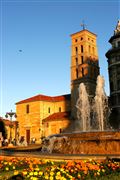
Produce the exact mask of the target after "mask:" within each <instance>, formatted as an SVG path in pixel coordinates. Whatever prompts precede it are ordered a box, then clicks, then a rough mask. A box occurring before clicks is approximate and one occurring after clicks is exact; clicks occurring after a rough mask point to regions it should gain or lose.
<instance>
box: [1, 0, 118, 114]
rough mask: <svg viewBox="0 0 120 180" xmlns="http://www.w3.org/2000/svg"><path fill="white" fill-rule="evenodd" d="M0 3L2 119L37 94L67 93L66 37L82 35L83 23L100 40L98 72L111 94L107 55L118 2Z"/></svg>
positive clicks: (13, 0)
mask: <svg viewBox="0 0 120 180" xmlns="http://www.w3.org/2000/svg"><path fill="white" fill-rule="evenodd" d="M0 2H1V3H0V6H1V14H0V16H1V17H0V20H1V26H0V27H1V28H0V34H1V36H0V116H4V115H5V113H6V112H7V111H10V110H11V109H12V110H13V111H15V103H16V102H18V101H20V100H23V99H26V98H28V97H31V96H34V95H37V94H45V95H50V96H56V95H62V94H67V93H70V61H71V48H70V46H71V39H70V34H72V33H75V32H77V31H80V30H82V27H81V26H80V24H81V23H82V21H83V20H84V21H85V24H86V28H87V29H88V30H90V31H91V32H93V33H95V34H97V36H98V37H97V45H98V54H99V64H100V73H101V75H103V76H104V78H105V90H106V93H107V94H108V95H109V83H108V70H107V59H106V57H105V53H106V52H107V50H108V49H109V48H110V47H111V46H110V44H109V43H108V40H109V39H110V37H111V36H112V35H113V32H114V29H115V27H116V24H117V21H118V19H119V18H120V13H119V12H120V9H119V7H120V3H119V1H110V0H109V1H107V0H106V1H105V0H104V1H85V0H84V1H79V0H77V1H76V0H75V1H72V0H71V1H70V0H68V1H67V0H65V1H63V0H61V1H60V0H59V1H57V0H54V1H51V0H49V1H46V0H44V1H40V0H34V1H32V0H25V1H24V0H9V1H8V0H3V1H0ZM19 50H22V52H20V51H19Z"/></svg>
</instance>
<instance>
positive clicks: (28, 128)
mask: <svg viewBox="0 0 120 180" xmlns="http://www.w3.org/2000/svg"><path fill="white" fill-rule="evenodd" d="M69 111H70V95H69V94H68V95H62V96H55V97H51V96H45V95H37V96H34V97H31V98H28V99H25V100H22V101H20V102H17V103H16V113H17V121H18V122H19V135H20V137H21V136H24V138H25V140H26V141H27V143H28V144H29V143H30V142H31V139H32V138H35V139H36V142H38V143H39V142H40V141H41V138H43V137H44V136H46V135H50V134H53V133H56V132H60V131H61V130H62V129H63V128H65V126H66V123H64V122H63V123H61V124H59V126H57V129H56V130H55V129H54V128H55V127H54V126H53V127H52V128H51V130H48V128H47V127H50V126H49V122H47V123H45V121H44V123H43V120H44V119H45V118H47V117H48V116H51V115H53V114H54V113H63V112H69ZM54 122H55V123H56V124H57V125H58V122H57V119H56V121H54ZM46 131H47V132H46ZM20 137H19V138H20Z"/></svg>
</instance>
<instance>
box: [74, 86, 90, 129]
mask: <svg viewBox="0 0 120 180" xmlns="http://www.w3.org/2000/svg"><path fill="white" fill-rule="evenodd" d="M76 108H77V118H78V120H79V121H78V122H79V123H80V125H79V126H80V128H79V131H87V130H90V104H89V99H88V94H87V91H86V87H85V85H84V84H83V83H81V84H80V86H79V98H78V100H77V104H76Z"/></svg>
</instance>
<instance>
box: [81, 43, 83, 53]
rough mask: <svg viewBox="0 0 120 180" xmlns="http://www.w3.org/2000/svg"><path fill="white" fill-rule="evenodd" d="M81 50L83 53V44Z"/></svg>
mask: <svg viewBox="0 0 120 180" xmlns="http://www.w3.org/2000/svg"><path fill="white" fill-rule="evenodd" d="M81 52H82V53H83V45H81Z"/></svg>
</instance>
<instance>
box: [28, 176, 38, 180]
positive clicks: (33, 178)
mask: <svg viewBox="0 0 120 180" xmlns="http://www.w3.org/2000/svg"><path fill="white" fill-rule="evenodd" d="M30 179H32V180H38V178H37V177H33V176H32V177H31V178H30Z"/></svg>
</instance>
